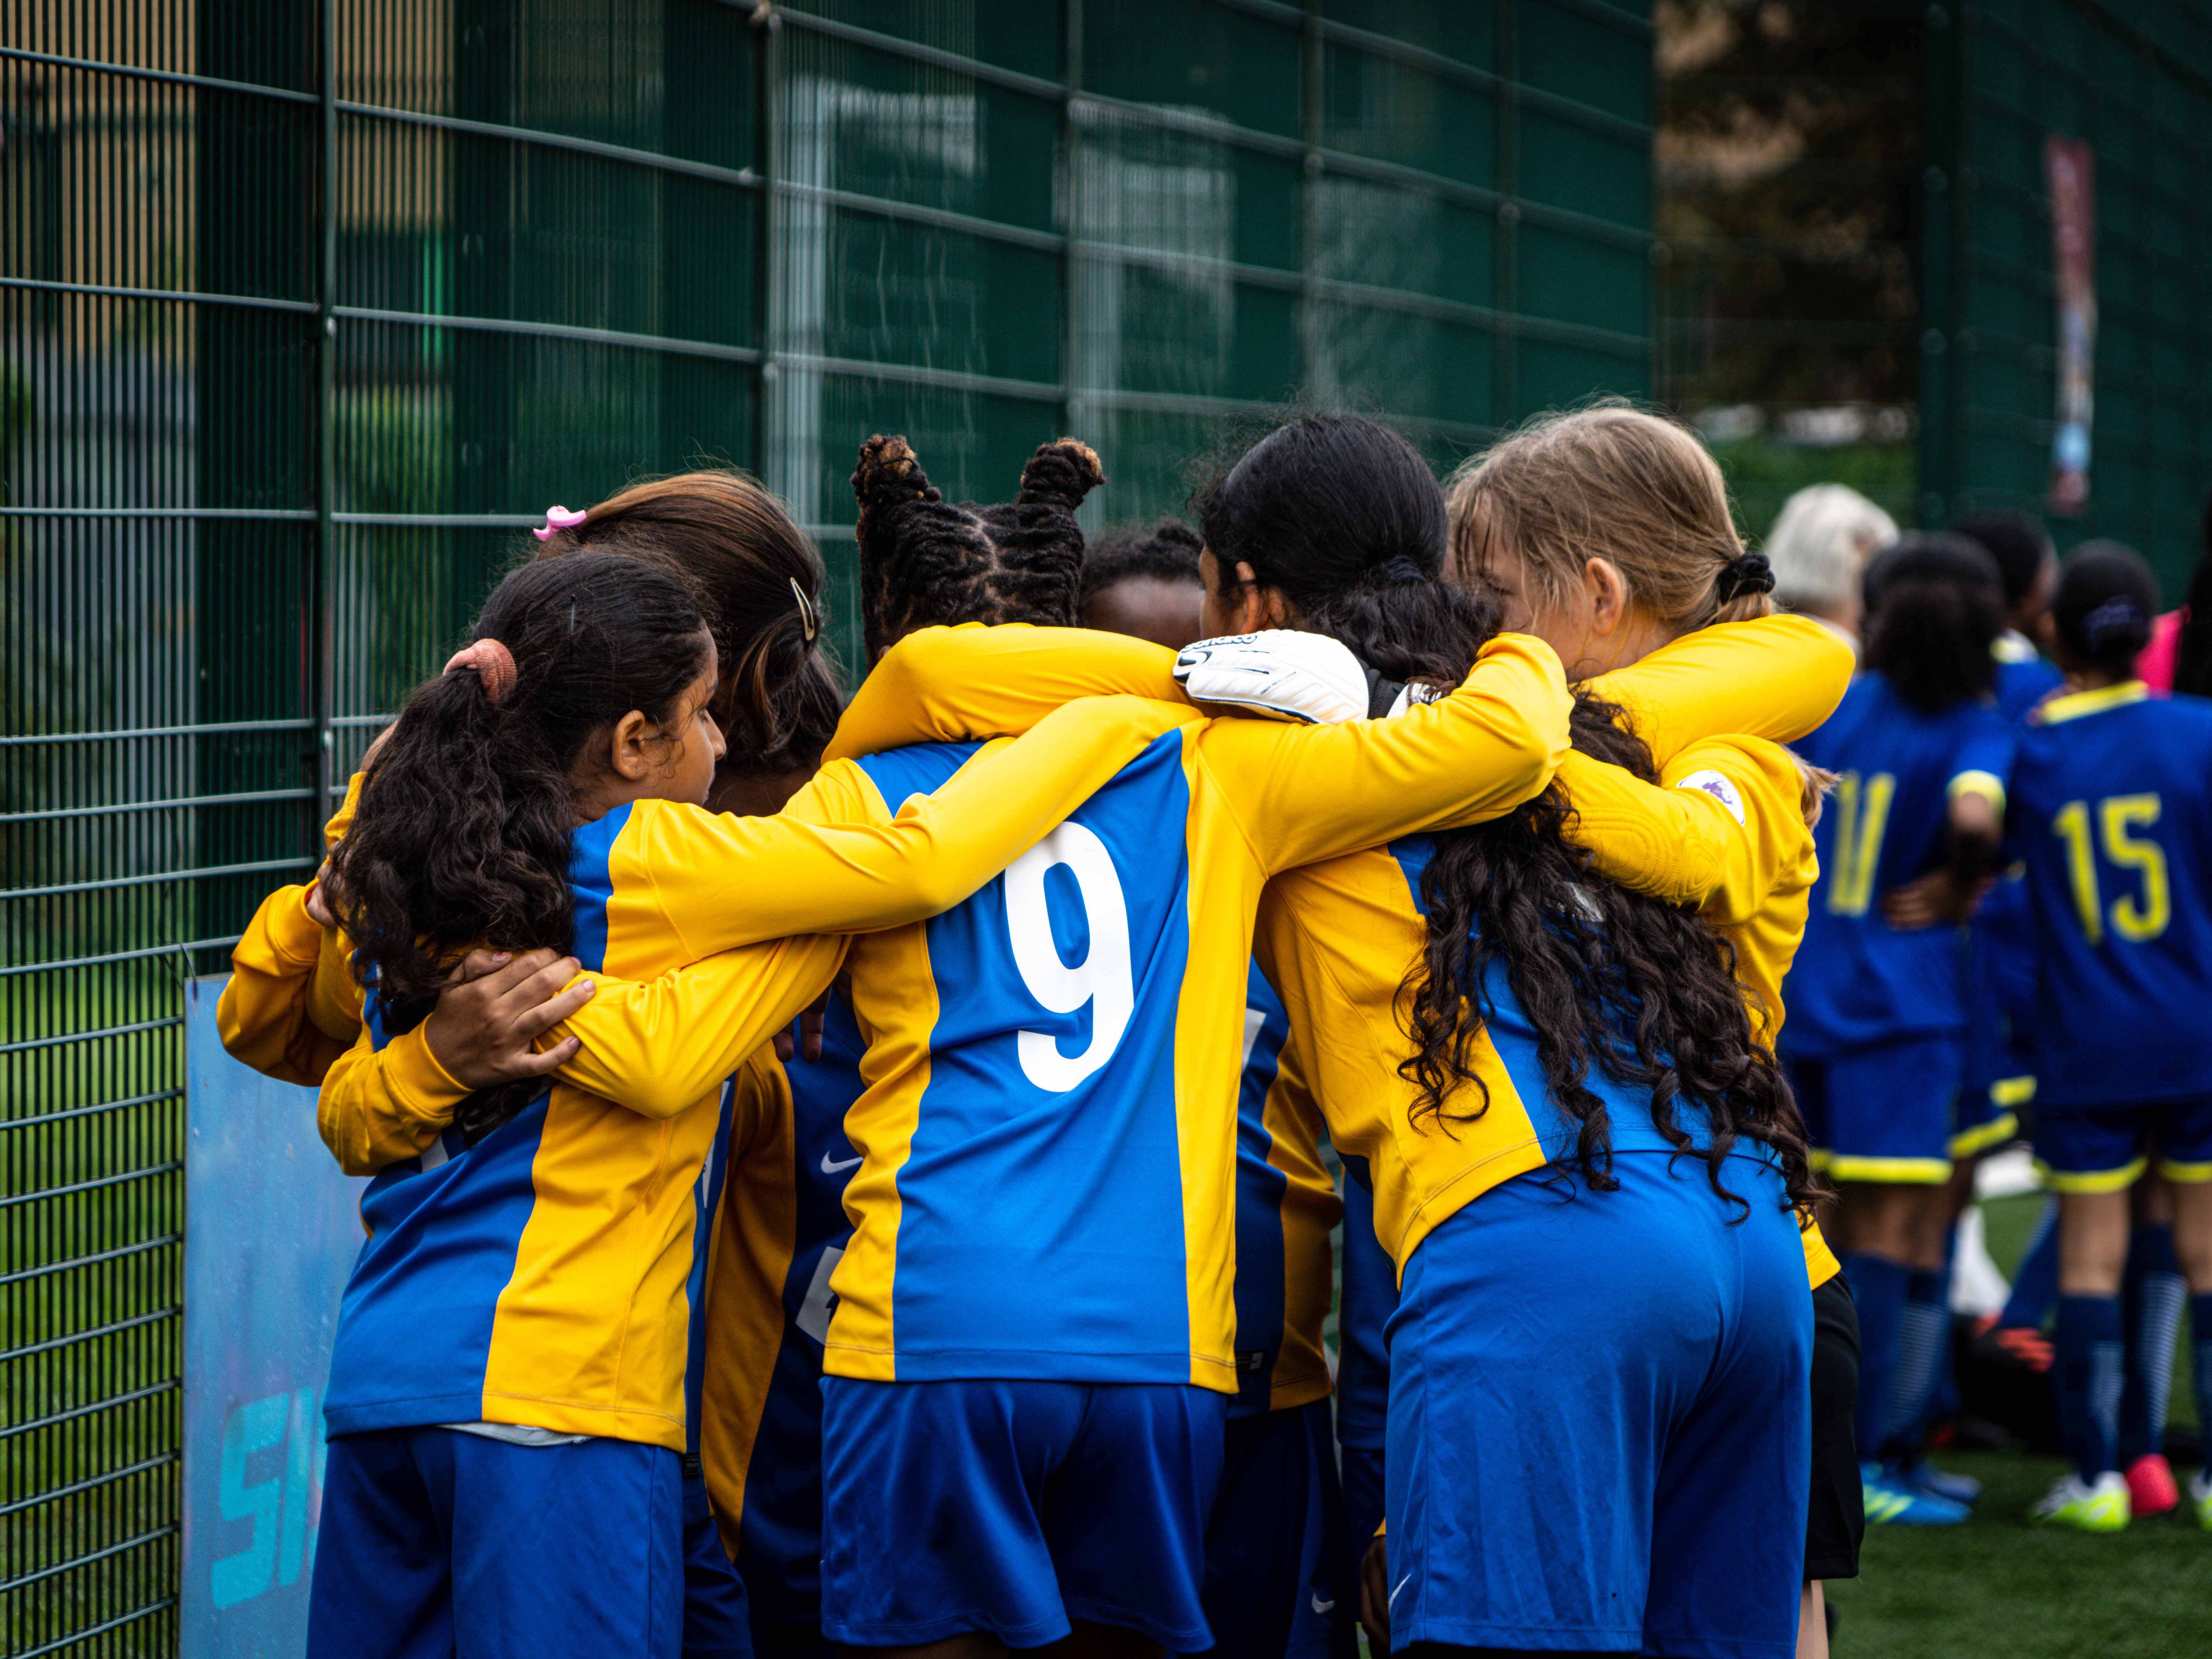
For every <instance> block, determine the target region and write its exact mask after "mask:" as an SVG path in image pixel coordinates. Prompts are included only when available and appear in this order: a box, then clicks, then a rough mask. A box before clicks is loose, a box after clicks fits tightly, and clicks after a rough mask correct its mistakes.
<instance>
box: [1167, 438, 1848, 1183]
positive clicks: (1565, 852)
mask: <svg viewBox="0 0 2212 1659" xmlns="http://www.w3.org/2000/svg"><path fill="white" fill-rule="evenodd" d="M1316 502H1317V503H1319V505H1318V506H1317V507H1315V508H1314V509H1313V510H1312V511H1304V510H1301V509H1302V507H1303V506H1304V505H1305V504H1308V503H1316ZM1199 508H1200V520H1201V522H1202V524H1203V525H1204V526H1205V529H1206V538H1207V543H1208V545H1209V546H1211V547H1212V549H1213V550H1214V554H1215V556H1216V559H1217V561H1218V562H1219V563H1220V564H1221V565H1222V566H1223V567H1224V568H1227V567H1228V566H1230V565H1231V563H1232V562H1234V561H1237V560H1242V561H1243V562H1247V563H1249V564H1250V565H1252V567H1253V570H1254V577H1255V580H1258V581H1259V582H1261V583H1262V584H1267V585H1272V586H1278V587H1279V588H1281V589H1282V590H1283V592H1284V593H1285V596H1286V597H1287V598H1289V599H1291V601H1292V603H1294V604H1295V605H1297V607H1298V610H1299V611H1300V613H1301V614H1300V616H1299V617H1298V620H1297V625H1298V626H1300V627H1303V628H1307V629H1313V630H1314V631H1316V632H1317V633H1322V634H1328V635H1332V636H1334V638H1336V639H1339V640H1340V641H1343V642H1344V643H1345V644H1346V645H1347V646H1349V647H1351V648H1352V651H1353V652H1354V653H1357V654H1358V655H1359V656H1360V657H1361V658H1363V659H1364V660H1365V661H1366V663H1367V664H1368V665H1369V666H1370V667H1371V668H1373V669H1375V670H1376V671H1378V672H1380V673H1381V674H1383V676H1385V677H1386V678H1390V679H1395V680H1401V681H1405V682H1408V683H1411V682H1416V681H1418V682H1424V683H1426V684H1430V685H1432V686H1435V687H1437V688H1439V689H1442V688H1446V687H1450V686H1455V685H1457V684H1459V683H1460V682H1461V681H1462V679H1464V678H1466V677H1467V674H1468V670H1469V669H1470V668H1471V667H1473V665H1474V658H1475V653H1476V652H1477V651H1478V650H1480V647H1482V645H1483V643H1484V642H1485V641H1487V640H1488V639H1489V638H1490V637H1491V635H1493V634H1494V633H1496V632H1497V631H1498V611H1497V609H1496V606H1495V604H1494V602H1493V601H1492V600H1491V599H1490V598H1489V597H1488V595H1487V594H1486V593H1485V592H1470V591H1468V590H1467V589H1462V588H1460V587H1455V586H1447V585H1445V584H1444V583H1443V582H1442V581H1441V580H1438V579H1437V577H1438V574H1439V573H1440V572H1441V570H1442V568H1443V556H1444V551H1445V546H1446V535H1447V530H1446V521H1445V514H1444V508H1443V493H1442V491H1441V490H1440V489H1438V488H1437V483H1436V480H1435V478H1434V477H1433V476H1432V475H1431V473H1430V472H1429V471H1428V468H1427V465H1426V464H1425V462H1423V461H1422V460H1421V459H1420V458H1419V455H1418V454H1416V453H1414V452H1413V449H1412V448H1411V447H1410V446H1408V445H1407V444H1406V442H1405V441H1404V440H1403V439H1401V438H1399V437H1398V436H1397V435H1395V434H1394V433H1390V432H1389V431H1388V430H1387V429H1385V428H1380V427H1378V426H1376V424H1375V423H1374V422H1369V421H1364V420H1360V419H1358V418H1357V417H1354V416H1322V417H1317V418H1316V417H1309V418H1305V419H1302V420H1298V421H1294V422H1289V423H1287V424H1286V425H1285V426H1283V427H1281V428H1278V429H1277V430H1276V431H1274V432H1273V433H1272V434H1270V435H1268V436H1267V438H1265V439H1263V440H1261V442H1260V443H1259V444H1257V445H1255V447H1253V449H1252V451H1251V452H1250V453H1248V454H1247V455H1246V456H1245V458H1244V459H1243V460H1241V461H1240V462H1238V463H1237V465H1236V466H1234V467H1231V469H1229V470H1228V471H1226V472H1225V473H1223V474H1221V475H1219V476H1218V477H1216V478H1215V479H1213V480H1212V482H1211V483H1208V484H1207V485H1206V488H1205V489H1203V491H1202V492H1201V493H1200V498H1199ZM1619 712H1620V711H1619V710H1617V709H1615V708H1612V707H1611V706H1610V705H1608V704H1606V703H1604V702H1600V701H1598V700H1596V699H1595V698H1593V697H1590V696H1588V695H1584V696H1582V697H1580V698H1579V699H1578V700H1577V703H1576V707H1575V710H1574V714H1573V720H1572V731H1573V740H1574V744H1575V747H1576V748H1577V749H1578V750H1583V752H1585V753H1588V754H1590V755H1592V756H1595V757H1596V758H1598V759H1600V760H1605V761H1609V762H1612V763H1613V764H1615V765H1620V766H1624V767H1626V768H1627V769H1629V770H1631V771H1632V772H1634V773H1635V774H1636V775H1638V776H1639V777H1642V778H1644V779H1645V780H1646V781H1650V780H1651V779H1652V778H1654V776H1655V775H1656V774H1655V771H1654V769H1653V767H1652V764H1651V757H1650V752H1649V751H1648V750H1646V749H1645V748H1644V744H1643V743H1642V742H1641V741H1640V740H1639V739H1638V738H1635V737H1633V736H1632V735H1631V734H1630V733H1629V732H1626V730H1624V729H1623V728H1622V726H1620V724H1619V722H1618V718H1617V717H1618V715H1619ZM1570 819H1571V809H1570V807H1569V806H1568V804H1567V801H1566V799H1565V795H1564V794H1563V793H1561V791H1560V790H1559V787H1558V786H1557V785H1553V787H1550V788H1548V789H1547V790H1546V791H1545V792H1544V793H1542V794H1541V795H1539V796H1538V797H1537V798H1536V799H1534V800H1533V801H1530V802H1528V804H1526V805H1523V806H1522V807H1521V808H1519V809H1518V810H1517V811H1514V812H1511V813H1509V814H1508V815H1506V816H1505V817H1503V818H1500V819H1498V820H1497V821H1495V822H1493V823H1486V824H1483V825H1481V826H1480V827H1478V828H1474V829H1455V830H1448V831H1445V832H1443V833H1441V834H1439V835H1437V836H1434V837H1433V841H1434V844H1435V853H1434V854H1433V856H1432V857H1431V860H1430V863H1429V866H1428V869H1427V870H1426V872H1425V873H1424V875H1423V878H1422V883H1421V902H1422V905H1423V908H1424V909H1425V912H1426V914H1427V918H1428V939H1427V944H1426V945H1425V949H1424V951H1423V952H1422V956H1421V958H1420V959H1419V961H1418V962H1416V963H1413V964H1411V966H1410V967H1409V969H1408V970H1407V975H1406V980H1405V982H1404V985H1403V986H1402V987H1401V992H1400V997H1399V1004H1400V1014H1401V1018H1402V1019H1403V1021H1404V1024H1405V1028H1406V1030H1407V1035H1408V1036H1409V1037H1410V1038H1411V1040H1412V1042H1413V1054H1411V1055H1410V1056H1409V1057H1408V1058H1407V1060H1405V1061H1404V1062H1403V1064H1402V1065H1401V1067H1400V1070H1401V1074H1402V1075H1403V1076H1404V1077H1405V1078H1406V1079H1407V1081H1409V1082H1411V1083H1413V1085H1415V1087H1416V1088H1417V1089H1418V1090H1419V1096H1418V1097H1417V1099H1416V1100H1415V1102H1414V1103H1413V1107H1412V1108H1411V1110H1412V1112H1413V1116H1414V1118H1415V1119H1416V1120H1417V1121H1418V1120H1423V1119H1426V1120H1432V1121H1436V1122H1437V1124H1438V1125H1439V1126H1440V1127H1443V1129H1445V1130H1446V1131H1447V1132H1448V1131H1449V1127H1450V1126H1451V1125H1452V1124H1453V1123H1455V1122H1462V1123H1463V1122H1468V1121H1474V1119H1476V1118H1479V1117H1480V1116H1481V1115H1482V1114H1483V1113H1484V1112H1485V1111H1486V1110H1487V1109H1488V1108H1489V1097H1488V1093H1487V1090H1486V1086H1485V1085H1484V1084H1483V1081H1482V1079H1481V1078H1480V1076H1479V1075H1478V1074H1477V1073H1476V1072H1475V1071H1474V1066H1473V1065H1472V1060H1473V1056H1474V1046H1475V1042H1476V1039H1477V1038H1478V1037H1479V1036H1480V1034H1481V1032H1482V1030H1483V1028H1484V1025H1485V1024H1486V1023H1487V1022H1488V1020H1489V1019H1490V1018H1492V1015H1493V1013H1494V1012H1495V1008H1494V1004H1493V1001H1492V996H1491V994H1490V990H1489V983H1490V972H1491V969H1492V968H1493V967H1498V968H1501V969H1503V970H1504V976H1505V982H1506V984H1507V985H1509V986H1510V987H1511V988H1512V991H1513V994H1514V997H1515V999H1516V1000H1517V1001H1518V1002H1519V1004H1520V1006H1521V1008H1522V1012H1523V1013H1524V1014H1525V1015H1526V1016H1527V1018H1528V1021H1529V1023H1530V1024H1531V1025H1532V1026H1534V1029H1535V1032H1536V1053H1537V1058H1538V1060H1539V1062H1540V1063H1541V1065H1542V1066H1543V1070H1544V1078H1545V1082H1546V1085H1547V1087H1548V1088H1549V1090H1550V1091H1551V1093H1552V1095H1553V1098H1554V1099H1556V1100H1557V1101H1558V1103H1559V1107H1560V1109H1562V1110H1563V1111H1565V1113H1566V1114H1567V1115H1568V1116H1569V1117H1571V1118H1572V1119H1573V1120H1575V1121H1576V1122H1577V1124H1578V1125H1579V1126H1580V1127H1579V1132H1578V1135H1577V1145H1576V1148H1575V1152H1574V1157H1573V1159H1572V1163H1571V1167H1572V1169H1573V1170H1575V1171H1576V1172H1577V1173H1578V1174H1579V1175H1580V1176H1581V1177H1582V1179H1583V1182H1585V1183H1586V1184H1588V1185H1589V1186H1591V1187H1593V1188H1601V1189H1602V1188H1611V1187H1613V1185H1615V1184H1617V1183H1616V1182H1614V1180H1613V1176H1612V1174H1611V1163H1612V1133H1611V1132H1612V1126H1611V1123H1610V1121H1609V1120H1608V1116H1607V1109H1606V1105H1605V1102H1604V1100H1603V1099H1602V1098H1601V1097H1600V1096H1599V1095H1598V1094H1597V1092H1596V1091H1595V1090H1593V1089H1592V1088H1591V1087H1590V1086H1589V1080H1590V1076H1591V1073H1592V1072H1593V1071H1595V1072H1597V1073H1601V1074H1602V1075H1603V1076H1605V1077H1607V1078H1609V1079H1613V1081H1614V1082H1616V1083H1618V1084H1620V1085H1623V1086H1625V1087H1629V1088H1634V1089H1638V1090H1642V1091H1648V1092H1649V1094H1650V1100H1651V1115H1652V1119H1653V1121H1654V1122H1656V1124H1657V1126H1658V1127H1659V1129H1660V1131H1661V1133H1662V1134H1664V1135H1665V1136H1666V1137H1667V1139H1668V1140H1669V1141H1670V1142H1671V1143H1672V1144H1673V1145H1674V1146H1675V1147H1676V1148H1677V1150H1678V1151H1680V1152H1686V1153H1690V1154H1691V1155H1692V1156H1697V1155H1698V1154H1697V1152H1696V1150H1695V1146H1694V1142H1693V1139H1692V1135H1691V1133H1690V1132H1689V1131H1688V1130H1687V1129H1686V1128H1685V1127H1683V1125H1682V1121H1681V1119H1682V1115H1683V1110H1682V1109H1683V1105H1684V1103H1688V1104H1689V1106H1690V1107H1691V1108H1692V1109H1697V1110H1700V1111H1702V1112H1703V1113H1704V1114H1705V1117H1706V1119H1707V1121H1709V1123H1710V1125H1711V1131H1712V1138H1711V1142H1710V1145H1709V1146H1708V1149H1707V1151H1706V1152H1705V1153H1704V1154H1703V1156H1704V1157H1705V1161H1706V1164H1707V1167H1708V1174H1709V1177H1710V1179H1711V1182H1712V1183H1713V1187H1714V1189H1715V1190H1716V1191H1717V1192H1720V1193H1722V1194H1723V1195H1728V1196H1731V1197H1732V1196H1733V1194H1729V1193H1728V1189H1727V1188H1725V1187H1724V1186H1723V1185H1722V1183H1721V1178H1720V1177H1721V1170H1722V1164H1723V1159H1725V1158H1726V1157H1727V1156H1728V1153H1729V1151H1730V1149H1731V1148H1733V1147H1734V1146H1735V1145H1736V1143H1737V1142H1738V1141H1740V1140H1752V1141H1756V1142H1759V1144H1761V1145H1764V1146H1769V1147H1771V1148H1772V1149H1773V1152H1774V1154H1775V1157H1776V1158H1777V1160H1778V1163H1779V1164H1780V1166H1781V1170H1782V1175H1783V1179H1784V1184H1785V1185H1786V1187H1787V1188H1788V1189H1789V1193H1790V1199H1791V1200H1792V1202H1793V1203H1802V1202H1804V1201H1806V1200H1808V1199H1809V1198H1810V1197H1811V1196H1812V1195H1813V1194H1814V1191H1815V1183H1814V1179H1813V1176H1812V1173H1811V1170H1810V1169H1809V1167H1808V1164H1807V1160H1806V1149H1805V1133H1804V1126H1803V1124H1802V1121H1801V1120H1800V1119H1799V1117H1798V1115H1797V1109H1796V1105H1795V1103H1793V1102H1792V1101H1791V1099H1790V1091H1789V1088H1788V1085H1786V1084H1785V1083H1784V1080H1783V1078H1782V1075H1781V1073H1780V1070H1779V1069H1778V1067H1777V1066H1776V1064H1775V1061H1774V1057H1773V1055H1772V1054H1770V1053H1769V1052H1768V1051H1767V1050H1765V1048H1761V1047H1760V1046H1759V1044H1758V1043H1757V1042H1755V1041H1754V1040H1753V1036H1752V1032H1751V1022H1750V1018H1749V1017H1748V1015H1747V1012H1746V1009H1745V1006H1744V1001H1743V993H1742V990H1741V987H1739V986H1738V985H1737V983H1736V981H1735V960H1734V956H1733V953H1732V952H1731V951H1730V949H1729V946H1728V945H1727V944H1726V943H1725V942H1724V941H1723V940H1722V939H1719V938H1718V937H1717V935H1715V934H1714V933H1712V932H1711V930H1710V929H1708V928H1707V927H1705V924H1704V923H1702V922H1701V921H1699V920H1698V919H1697V917H1696V916H1694V915H1691V914H1689V913H1687V912H1686V911H1682V910H1678V909H1675V908H1673V907H1671V906H1668V905H1666V904H1662V903H1661V902H1659V901H1657V900H1656V899H1651V898H1647V897H1644V896H1642V895H1639V894H1636V893H1631V892H1629V891H1628V890H1626V889H1624V888H1620V887H1617V886H1615V885H1613V884H1612V883H1611V882H1608V881H1606V880H1604V879H1602V878H1599V877H1597V876H1595V875H1594V874H1593V873H1592V872H1591V870H1590V860H1589V854H1587V853H1585V852H1583V851H1582V850H1581V849H1580V848H1577V847H1575V846H1573V845H1571V843H1570V842H1568V841H1567V839H1566V834H1565V832H1566V829H1567V827H1568V824H1569V822H1570ZM1469 1083H1473V1084H1474V1085H1475V1088H1476V1091H1478V1093H1480V1096H1481V1098H1480V1101H1479V1102H1468V1101H1466V1099H1465V1097H1464V1094H1463V1092H1462V1091H1464V1089H1465V1086H1466V1085H1468V1084H1469ZM1737 1201H1738V1202H1741V1201H1742V1200H1737ZM1746 1213H1748V1208H1747V1209H1746Z"/></svg>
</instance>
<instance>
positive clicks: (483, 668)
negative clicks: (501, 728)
mask: <svg viewBox="0 0 2212 1659" xmlns="http://www.w3.org/2000/svg"><path fill="white" fill-rule="evenodd" d="M461 668H473V669H475V670H476V671H477V679H479V680H481V681H482V682H483V692H484V698H485V700H486V701H487V702H489V703H490V704H491V705H492V706H493V707H494V708H497V707H498V706H499V704H500V702H501V700H502V699H504V698H505V697H506V696H507V693H508V692H509V691H512V690H513V689H514V674H515V669H514V653H513V652H512V651H510V650H508V649H507V647H505V646H503V645H501V643H500V642H499V641H497V640H478V641H476V642H475V643H474V644H472V645H465V646H463V647H461V648H460V649H459V650H458V651H456V652H454V653H453V655H452V656H450V657H448V658H447V659H446V672H447V673H448V674H450V673H452V672H453V671H455V670H456V669H461Z"/></svg>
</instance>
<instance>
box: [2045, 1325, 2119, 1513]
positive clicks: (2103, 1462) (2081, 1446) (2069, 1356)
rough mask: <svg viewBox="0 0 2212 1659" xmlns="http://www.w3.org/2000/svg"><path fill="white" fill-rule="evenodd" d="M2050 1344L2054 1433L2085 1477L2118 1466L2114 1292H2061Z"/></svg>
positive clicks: (2116, 1346) (2116, 1329)
mask: <svg viewBox="0 0 2212 1659" xmlns="http://www.w3.org/2000/svg"><path fill="white" fill-rule="evenodd" d="M2051 1346H2052V1347H2053V1348H2054V1349H2055V1350H2056V1352H2057V1359H2056V1363H2054V1364H2053V1365H2052V1367H2051V1376H2052V1379H2053V1381H2054V1383H2055V1384H2056V1386H2057V1395H2058V1432H2059V1436H2060V1437H2061V1438H2062V1439H2063V1441H2064V1442H2065V1446H2066V1455H2067V1456H2069V1458H2071V1459H2072V1460H2073V1462H2074V1468H2075V1472H2076V1473H2077V1474H2080V1475H2081V1478H2082V1479H2083V1480H2096V1478H2097V1477H2098V1476H2099V1475H2100V1474H2106V1473H2108V1472H2110V1471H2111V1470H2113V1469H2115V1468H2118V1467H2119V1463H2118V1459H2119V1437H2120V1389H2121V1388H2122V1386H2123V1383H2124V1379H2125V1376H2126V1371H2127V1364H2126V1349H2125V1344H2124V1341H2123V1340H2122V1337H2121V1329H2120V1299H2119V1297H2116V1296H2062V1297H2059V1298H2058V1323H2057V1329H2056V1330H2055V1331H2054V1332H2053V1333H2052V1338H2051Z"/></svg>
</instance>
